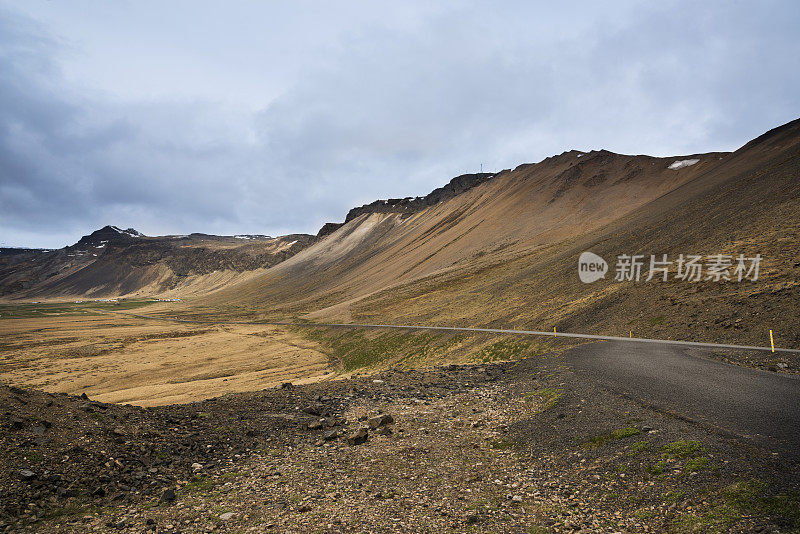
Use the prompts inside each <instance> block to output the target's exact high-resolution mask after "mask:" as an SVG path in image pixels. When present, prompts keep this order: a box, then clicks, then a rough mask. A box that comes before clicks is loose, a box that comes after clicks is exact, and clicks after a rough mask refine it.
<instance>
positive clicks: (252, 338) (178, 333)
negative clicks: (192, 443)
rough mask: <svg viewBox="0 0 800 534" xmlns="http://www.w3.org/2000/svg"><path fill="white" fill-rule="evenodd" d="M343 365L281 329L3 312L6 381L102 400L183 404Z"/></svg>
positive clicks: (0, 365)
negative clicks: (6, 315)
mask: <svg viewBox="0 0 800 534" xmlns="http://www.w3.org/2000/svg"><path fill="white" fill-rule="evenodd" d="M334 371H335V365H333V364H332V363H331V361H330V360H329V358H328V357H327V356H326V355H325V354H323V353H322V352H320V351H319V350H318V346H317V344H316V343H315V342H313V341H309V340H307V339H304V338H301V337H299V336H298V335H297V334H294V333H292V332H289V331H287V330H286V329H282V328H276V327H268V326H246V325H241V326H238V325H237V326H229V325H225V326H222V325H208V326H205V325H204V326H200V325H187V324H180V323H169V322H164V321H154V320H146V319H141V318H133V317H125V316H120V315H83V314H82V315H61V316H49V317H27V318H18V319H17V318H5V319H2V320H0V381H2V382H5V383H9V384H13V385H16V386H21V387H31V388H37V389H43V390H45V391H53V392H65V393H71V394H77V395H80V394H81V393H86V394H87V395H88V396H89V397H90V398H92V399H93V400H98V401H103V402H118V403H130V404H137V405H141V406H156V405H163V404H173V403H184V402H191V401H195V400H200V399H205V398H209V397H216V396H220V395H224V394H226V393H232V392H239V391H252V390H257V389H262V388H267V387H273V386H275V385H279V384H280V383H282V382H285V381H292V382H294V383H304V382H312V381H317V380H320V379H323V378H325V377H330V376H332V375H333V373H334Z"/></svg>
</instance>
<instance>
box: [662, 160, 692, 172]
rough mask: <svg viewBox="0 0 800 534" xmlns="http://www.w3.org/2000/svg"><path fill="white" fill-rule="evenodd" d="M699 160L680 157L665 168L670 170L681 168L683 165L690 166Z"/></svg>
mask: <svg viewBox="0 0 800 534" xmlns="http://www.w3.org/2000/svg"><path fill="white" fill-rule="evenodd" d="M699 161H700V160H699V159H681V160H678V161H676V162H674V163H673V164H672V165H670V166H669V167H667V168H668V169H672V170H677V169H682V168H684V167H691V166H692V165H694V164H695V163H697V162H699Z"/></svg>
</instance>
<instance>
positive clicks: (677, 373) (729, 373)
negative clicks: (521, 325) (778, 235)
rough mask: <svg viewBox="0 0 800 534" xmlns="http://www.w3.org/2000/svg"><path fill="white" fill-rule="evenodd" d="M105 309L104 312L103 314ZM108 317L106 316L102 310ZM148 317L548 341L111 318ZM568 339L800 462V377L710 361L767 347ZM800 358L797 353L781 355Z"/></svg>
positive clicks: (650, 398)
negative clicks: (710, 354) (719, 354)
mask: <svg viewBox="0 0 800 534" xmlns="http://www.w3.org/2000/svg"><path fill="white" fill-rule="evenodd" d="M98 311H100V310H98ZM103 313H106V312H103ZM113 313H121V314H123V315H130V316H134V317H141V318H145V319H158V320H165V321H177V322H184V323H200V324H264V325H287V326H288V325H292V326H304V327H309V328H318V327H340V328H397V329H409V330H442V331H457V332H465V331H466V332H469V331H472V332H486V333H500V334H510V335H523V336H524V335H535V336H550V335H552V334H551V333H549V332H539V331H533V330H512V331H509V330H502V329H495V328H463V327H461V328H459V327H446V326H445V327H443V326H418V325H413V326H412V325H372V324H327V325H323V324H304V323H300V324H294V323H279V322H261V323H248V322H223V321H199V320H192V319H180V318H178V317H152V316H148V315H140V314H135V313H127V312H113ZM558 335H559V336H562V337H572V338H584V339H595V340H605V341H602V342H597V343H589V344H585V345H581V346H579V347H576V348H574V349H571V350H569V351H567V352H566V354H565V357H566V361H567V363H569V364H570V365H571V366H572V367H573V368H574V369H575V370H576V371H577V372H578V373H581V374H584V375H586V376H587V378H589V379H592V380H596V381H598V382H599V383H600V384H601V385H602V386H604V387H606V388H608V389H610V390H613V391H615V392H617V393H620V394H623V395H626V396H628V397H630V398H633V399H635V400H637V401H639V402H642V403H643V404H646V405H648V406H651V407H653V408H656V409H658V410H661V411H664V412H669V413H672V414H674V415H676V416H679V417H682V418H685V419H689V420H691V421H696V422H700V423H704V424H706V425H710V426H712V427H714V428H717V429H719V430H722V431H725V432H727V433H729V434H733V435H736V436H740V437H744V438H750V439H753V440H755V441H756V442H759V443H761V444H763V445H767V446H769V447H771V448H773V449H775V450H780V451H782V452H783V453H785V454H788V455H790V456H792V457H797V458H798V459H800V378H797V377H794V376H787V375H782V374H777V373H770V372H767V371H760V370H757V369H749V368H746V367H740V366H736V365H732V364H728V363H724V362H720V361H718V360H713V359H710V358H704V357H702V355H703V354H704V352H705V351H708V350H710V349H712V348H738V349H751V350H770V348H768V347H751V346H742V345H723V344H715V343H697V342H687V341H670V340H658V339H637V338H633V339H628V338H619V337H613V336H598V335H588V334H574V333H558ZM775 350H781V351H783V352H792V353H797V352H800V350H798V349H785V348H784V349H775Z"/></svg>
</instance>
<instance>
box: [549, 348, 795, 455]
mask: <svg viewBox="0 0 800 534" xmlns="http://www.w3.org/2000/svg"><path fill="white" fill-rule="evenodd" d="M565 358H566V361H567V363H568V364H569V365H570V366H572V367H573V368H574V369H575V370H576V371H577V372H578V373H580V374H583V375H586V376H588V377H589V378H591V379H593V380H596V381H598V382H599V383H600V384H601V385H602V386H604V387H607V388H608V389H610V390H612V391H615V392H617V393H620V394H623V395H626V396H629V397H631V398H633V399H635V400H638V401H640V402H643V403H645V404H647V405H650V406H652V407H654V408H656V409H660V410H663V411H666V412H671V413H673V414H676V415H679V416H682V417H685V418H688V419H690V420H694V421H698V422H701V423H705V424H708V425H711V426H714V427H716V428H719V429H722V430H724V431H726V432H728V433H732V434H735V435H738V436H743V437H746V438H752V439H754V440H756V441H758V442H762V443H765V444H769V445H772V446H774V447H775V448H776V449H779V450H781V451H783V452H784V453H788V454H790V455H791V456H798V457H800V379H798V378H795V377H793V376H787V375H781V374H777V373H770V372H766V371H759V370H755V369H748V368H744V367H739V366H736V365H732V364H727V363H724V362H720V361H716V360H711V359H706V358H704V357H702V351H701V349H696V348H687V347H679V346H673V345H660V344H652V343H635V342H627V343H622V342H601V343H590V344H586V345H581V346H579V347H576V348H574V349H571V350H569V351H567V353H566V354H565Z"/></svg>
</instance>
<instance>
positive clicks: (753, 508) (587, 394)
mask: <svg viewBox="0 0 800 534" xmlns="http://www.w3.org/2000/svg"><path fill="white" fill-rule="evenodd" d="M0 406H2V409H1V410H0V414H2V419H0V427H2V430H0V484H1V486H0V487H1V488H2V490H1V491H2V493H0V503H2V506H1V507H0V513H2V516H0V525H1V526H0V529H2V530H5V531H9V532H17V531H35V532H145V531H149V532H170V533H175V532H184V533H189V532H394V531H396V532H471V531H474V532H578V531H585V532H615V531H619V532H660V531H669V530H672V531H698V532H707V531H715V530H716V531H725V532H727V531H734V532H737V531H738V532H778V531H787V532H788V531H792V529H797V528H798V527H800V512H798V510H800V493H799V492H798V490H800V470H799V469H798V465H797V463H796V462H795V461H793V460H791V459H790V458H785V457H783V456H781V455H780V454H776V453H774V452H773V451H770V450H765V449H763V448H759V446H757V445H755V444H753V443H750V442H748V441H746V440H744V439H740V438H737V437H735V436H730V435H725V434H722V433H719V432H718V431H717V430H715V429H713V428H708V427H703V426H699V425H697V424H696V423H693V422H689V421H685V420H682V419H681V418H680V417H677V416H675V415H674V414H663V413H659V412H656V411H653V410H652V409H651V408H649V407H647V406H644V405H640V404H638V403H637V402H636V401H635V400H633V399H626V398H622V397H619V396H617V395H615V394H613V393H611V392H608V391H605V390H603V389H600V388H599V387H596V386H594V385H593V384H592V383H590V382H589V381H587V380H586V379H584V378H582V377H581V376H579V375H577V374H575V373H573V372H572V371H571V370H570V369H569V368H567V367H566V366H565V365H564V364H563V360H562V359H561V358H560V357H559V356H557V355H546V356H544V357H539V358H535V359H533V358H531V359H526V360H521V361H518V362H508V363H500V364H487V365H469V366H447V367H439V368H428V369H421V370H415V371H389V372H384V373H381V374H379V375H371V376H361V377H355V378H352V379H348V380H334V381H329V382H324V383H319V384H313V385H307V386H290V385H285V386H284V387H280V388H275V389H270V390H264V391H260V392H254V393H242V394H235V395H227V396H224V397H220V398H217V399H211V400H207V401H203V402H197V403H192V404H186V405H175V406H164V407H159V408H150V409H143V408H138V407H133V406H120V405H104V404H101V403H95V402H92V401H91V400H90V399H85V398H80V397H72V396H66V395H58V394H48V393H42V392H36V391H25V390H20V389H16V388H8V387H3V388H0Z"/></svg>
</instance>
